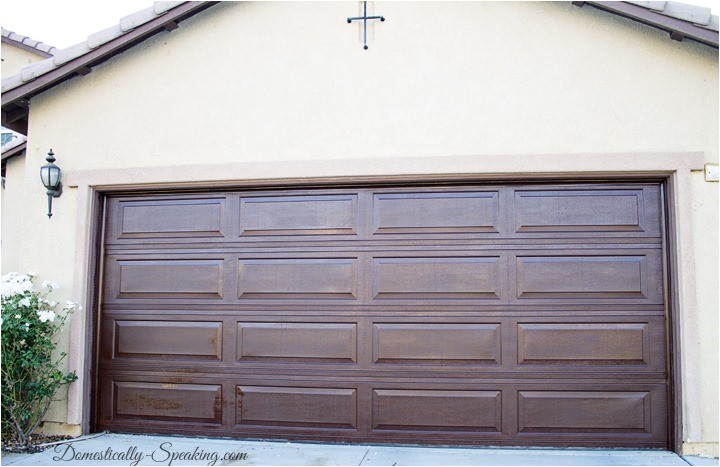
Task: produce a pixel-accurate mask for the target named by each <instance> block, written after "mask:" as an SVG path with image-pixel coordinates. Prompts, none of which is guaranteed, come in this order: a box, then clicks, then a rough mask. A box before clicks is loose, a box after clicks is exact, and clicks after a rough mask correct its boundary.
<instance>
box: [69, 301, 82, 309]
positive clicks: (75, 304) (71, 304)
mask: <svg viewBox="0 0 720 467" xmlns="http://www.w3.org/2000/svg"><path fill="white" fill-rule="evenodd" d="M65 308H67V309H68V310H82V307H81V306H80V304H79V303H78V302H71V301H69V300H68V302H67V303H66V304H65Z"/></svg>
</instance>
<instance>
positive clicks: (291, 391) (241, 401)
mask: <svg viewBox="0 0 720 467" xmlns="http://www.w3.org/2000/svg"><path fill="white" fill-rule="evenodd" d="M236 408H237V409H236V423H237V424H238V425H274V426H297V427H309V428H313V427H319V428H330V427H334V428H348V429H351V428H355V427H356V426H357V394H356V390H355V389H341V388H307V387H275V386H238V387H237V404H236Z"/></svg>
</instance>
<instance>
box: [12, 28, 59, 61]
mask: <svg viewBox="0 0 720 467" xmlns="http://www.w3.org/2000/svg"><path fill="white" fill-rule="evenodd" d="M1 29H2V36H3V37H6V38H8V39H10V40H11V41H14V42H18V43H20V44H22V45H24V46H27V47H30V48H33V49H35V50H37V51H40V52H43V53H45V54H50V55H53V54H54V53H55V52H56V51H57V50H58V49H57V48H56V47H53V46H51V45H47V44H43V43H42V42H40V41H36V40H34V39H31V38H29V37H27V36H23V35H21V34H18V33H16V32H13V31H10V30H8V29H5V28H1Z"/></svg>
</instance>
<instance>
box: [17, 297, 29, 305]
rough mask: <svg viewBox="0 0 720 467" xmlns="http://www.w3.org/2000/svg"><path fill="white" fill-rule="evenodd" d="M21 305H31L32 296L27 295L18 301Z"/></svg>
mask: <svg viewBox="0 0 720 467" xmlns="http://www.w3.org/2000/svg"><path fill="white" fill-rule="evenodd" d="M18 303H19V304H20V306H24V307H29V306H30V297H25V298H23V299H22V300H20V301H19V302H18Z"/></svg>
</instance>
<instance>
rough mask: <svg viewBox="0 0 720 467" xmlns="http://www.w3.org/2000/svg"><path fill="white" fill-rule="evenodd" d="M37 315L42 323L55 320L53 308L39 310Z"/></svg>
mask: <svg viewBox="0 0 720 467" xmlns="http://www.w3.org/2000/svg"><path fill="white" fill-rule="evenodd" d="M37 315H38V319H39V320H40V322H42V323H45V322H47V321H50V322H51V323H52V322H53V321H55V312H54V311H52V310H38V312H37Z"/></svg>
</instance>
